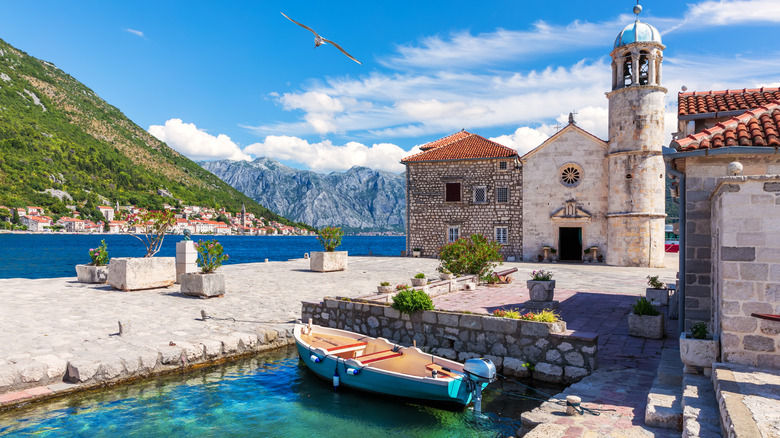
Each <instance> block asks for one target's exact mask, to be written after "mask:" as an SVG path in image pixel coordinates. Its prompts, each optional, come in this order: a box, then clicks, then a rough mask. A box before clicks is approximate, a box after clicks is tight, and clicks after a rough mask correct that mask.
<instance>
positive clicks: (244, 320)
mask: <svg viewBox="0 0 780 438" xmlns="http://www.w3.org/2000/svg"><path fill="white" fill-rule="evenodd" d="M207 319H213V320H214V321H232V322H251V323H254V324H289V323H291V322H295V320H290V321H253V320H250V319H236V318H233V317H232V316H231V317H228V318H217V317H215V316H209V315H206V311H205V310H201V311H200V320H201V321H205V320H207Z"/></svg>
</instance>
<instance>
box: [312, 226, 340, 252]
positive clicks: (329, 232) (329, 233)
mask: <svg viewBox="0 0 780 438" xmlns="http://www.w3.org/2000/svg"><path fill="white" fill-rule="evenodd" d="M343 236H344V230H342V229H341V228H339V227H325V228H323V229H321V230H320V234H319V236H317V240H319V241H320V244H322V247H323V248H325V251H328V252H332V251H333V250H335V249H336V248H338V246H339V245H341V238H342V237H343Z"/></svg>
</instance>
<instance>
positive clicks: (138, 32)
mask: <svg viewBox="0 0 780 438" xmlns="http://www.w3.org/2000/svg"><path fill="white" fill-rule="evenodd" d="M125 32H128V33H131V34H133V35H135V36H139V37H141V38H143V37H144V33H143V32H141V31H140V30H135V29H125Z"/></svg>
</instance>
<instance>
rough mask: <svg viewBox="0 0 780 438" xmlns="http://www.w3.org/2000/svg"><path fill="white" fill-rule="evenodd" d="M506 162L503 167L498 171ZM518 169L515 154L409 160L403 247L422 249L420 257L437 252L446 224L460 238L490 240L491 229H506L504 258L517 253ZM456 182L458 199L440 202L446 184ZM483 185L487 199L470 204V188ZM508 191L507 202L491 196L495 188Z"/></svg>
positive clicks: (444, 238)
mask: <svg viewBox="0 0 780 438" xmlns="http://www.w3.org/2000/svg"><path fill="white" fill-rule="evenodd" d="M502 161H503V162H506V167H507V168H506V170H501V169H499V163H500V162H502ZM522 175H523V174H522V169H520V168H517V167H516V166H515V160H514V158H503V159H492V160H463V161H438V162H420V163H416V162H413V163H409V165H408V166H407V186H406V199H407V201H406V208H407V216H408V225H407V234H406V245H407V248H406V249H407V251H408V253H409V254H411V251H412V249H414V248H422V250H423V254H422V255H423V256H424V257H433V256H436V254H438V250H439V247H441V246H442V245H444V244H445V243H447V230H448V228H449V227H452V226H458V227H460V237H464V236H469V235H471V234H475V233H479V234H482V235H484V236H485V237H487V238H488V239H491V240H493V239H495V228H496V227H507V228H508V243H507V244H506V245H504V246H503V248H502V253H503V255H504V256H505V257H509V256H514V257H517V258H518V259H519V258H521V257H522V242H523V229H522V205H523V181H522ZM448 182H459V183H460V184H461V200H460V201H459V202H447V201H445V192H444V191H445V184H446V183H448ZM478 186H486V187H487V191H486V194H487V202H485V203H474V199H473V193H474V188H475V187H478ZM497 187H507V188H508V189H509V199H508V201H509V202H505V203H504V202H502V203H499V202H497V200H496V188H497Z"/></svg>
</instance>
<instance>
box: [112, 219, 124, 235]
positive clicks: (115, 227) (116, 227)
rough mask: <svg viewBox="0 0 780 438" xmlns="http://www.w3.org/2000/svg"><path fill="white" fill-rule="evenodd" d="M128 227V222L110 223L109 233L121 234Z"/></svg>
mask: <svg viewBox="0 0 780 438" xmlns="http://www.w3.org/2000/svg"><path fill="white" fill-rule="evenodd" d="M126 226H127V222H126V221H110V222H109V223H108V232H109V233H111V234H119V233H121V232H122V231H124V229H125V227H126Z"/></svg>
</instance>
